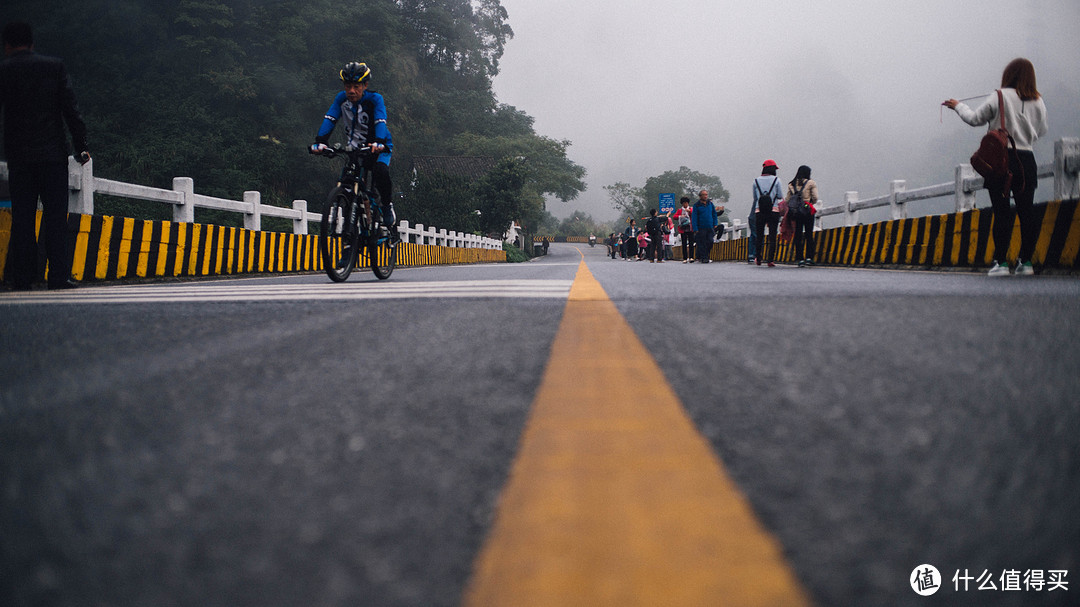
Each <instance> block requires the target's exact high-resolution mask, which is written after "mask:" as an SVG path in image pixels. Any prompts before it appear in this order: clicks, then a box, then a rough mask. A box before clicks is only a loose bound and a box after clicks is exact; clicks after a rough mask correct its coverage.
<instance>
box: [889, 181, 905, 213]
mask: <svg viewBox="0 0 1080 607" xmlns="http://www.w3.org/2000/svg"><path fill="white" fill-rule="evenodd" d="M906 189H907V182H906V181H904V180H903V179H896V180H894V181H892V182H891V183H889V211H890V213H891V215H892V218H893V219H906V218H907V205H906V204H904V203H903V202H901V201H900V200H899V196H898V195H899V194H900V193H902V192H903V191H904V190H906Z"/></svg>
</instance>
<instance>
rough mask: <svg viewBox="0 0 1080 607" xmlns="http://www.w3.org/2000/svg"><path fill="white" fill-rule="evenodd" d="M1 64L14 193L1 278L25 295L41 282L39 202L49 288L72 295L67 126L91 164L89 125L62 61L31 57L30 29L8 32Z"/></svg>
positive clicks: (0, 98)
mask: <svg viewBox="0 0 1080 607" xmlns="http://www.w3.org/2000/svg"><path fill="white" fill-rule="evenodd" d="M3 42H4V54H5V55H6V56H7V58H6V59H5V60H4V61H3V62H0V110H2V111H3V115H4V152H5V155H6V156H7V163H8V181H9V183H10V188H11V243H10V248H11V257H10V261H11V265H10V267H8V268H7V270H6V271H5V272H4V273H5V275H6V276H8V277H10V282H11V286H12V288H14V289H18V290H26V289H29V288H30V284H31V283H32V282H33V281H34V279H35V278H36V277H37V239H36V237H35V234H34V223H35V219H36V213H37V201H38V197H39V196H40V198H41V205H42V208H43V211H42V217H41V224H42V225H41V232H42V239H43V240H44V243H45V254H46V258H47V259H48V262H49V266H48V268H49V271H48V278H49V288H50V289H64V288H71V287H73V286H75V285H74V283H73V282H72V281H71V256H72V252H71V246H70V240H69V238H68V235H67V206H68V200H67V199H68V187H67V180H68V177H67V156H68V142H67V137H66V136H65V134H64V125H65V124H66V125H67V130H68V131H69V132H70V133H71V140H72V143H73V145H74V147H75V152H76V158H77V159H78V160H79V162H82V163H86V162H87V161H89V160H90V154H89V153H87V151H86V125H85V124H83V120H82V117H81V116H80V115H79V109H78V106H77V105H76V103H75V92H74V91H73V90H72V88H71V81H70V80H69V79H68V75H67V70H66V69H65V68H64V63H63V62H62V61H61V60H60V59H56V58H54V57H46V56H43V55H39V54H37V53H35V52H34V39H33V35H32V32H31V29H30V25H29V24H27V23H19V22H13V23H9V24H7V25H6V26H5V27H4V33H3Z"/></svg>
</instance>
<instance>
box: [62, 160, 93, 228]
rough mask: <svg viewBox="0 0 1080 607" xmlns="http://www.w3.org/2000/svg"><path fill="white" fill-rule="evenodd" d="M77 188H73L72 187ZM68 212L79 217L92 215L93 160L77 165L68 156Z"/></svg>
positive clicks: (77, 162)
mask: <svg viewBox="0 0 1080 607" xmlns="http://www.w3.org/2000/svg"><path fill="white" fill-rule="evenodd" d="M75 185H77V186H78V187H76V188H73V187H72V186H75ZM68 212H70V213H78V214H80V215H93V214H94V159H93V158H91V159H90V160H89V161H87V163H86V164H79V161H78V160H75V158H74V157H73V156H68Z"/></svg>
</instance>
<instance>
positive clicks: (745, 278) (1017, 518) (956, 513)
mask: <svg viewBox="0 0 1080 607" xmlns="http://www.w3.org/2000/svg"><path fill="white" fill-rule="evenodd" d="M579 251H581V253H579ZM581 255H584V257H585V259H586V261H587V263H588V265H589V268H590V270H591V271H592V273H593V274H594V276H595V277H596V278H597V279H598V280H599V281H600V283H601V284H602V285H603V287H604V289H605V290H606V291H607V293H608V295H609V296H610V297H611V298H612V300H613V301H614V302H615V304H616V305H617V307H618V309H619V310H620V312H621V313H622V314H623V315H624V316H625V317H626V319H627V320H628V321H629V323H630V325H631V326H632V327H633V328H634V330H635V331H636V332H637V333H638V335H639V337H640V338H641V340H642V341H643V342H644V343H645V344H646V345H647V346H648V347H649V348H650V349H651V351H652V352H653V353H654V356H655V357H656V359H657V361H658V362H659V364H660V367H661V368H662V370H663V371H664V373H665V375H666V377H667V378H668V381H669V382H670V383H671V384H672V386H673V387H674V388H675V391H676V393H677V394H678V396H679V397H680V398H681V400H682V402H683V406H684V407H685V409H686V410H687V411H688V412H689V414H690V415H691V417H692V419H693V420H694V422H695V423H696V424H697V427H698V429H699V430H700V431H701V432H702V434H703V435H704V436H705V437H706V438H707V439H708V440H709V441H710V443H711V444H712V445H713V447H714V449H715V450H716V452H717V454H718V455H719V456H720V458H721V460H722V462H723V464H724V466H725V467H726V468H727V470H728V471H729V472H730V473H731V475H732V476H733V477H734V478H735V480H736V481H737V483H738V485H739V486H740V487H741V489H742V490H743V491H744V492H745V493H746V495H747V496H748V498H749V499H750V501H751V503H752V504H753V506H754V509H755V511H756V512H757V514H758V516H759V517H760V519H761V520H762V521H763V522H764V524H765V526H766V527H767V528H768V529H769V530H771V531H772V532H773V533H774V534H775V535H776V537H778V538H779V540H780V541H781V543H782V544H783V546H784V549H785V553H786V555H787V557H788V559H789V560H790V562H791V565H792V567H793V569H794V570H795V572H796V574H797V575H798V577H799V578H800V580H801V581H802V582H803V584H804V585H805V586H806V588H807V589H808V590H809V592H810V594H811V595H812V596H813V597H814V598H815V600H816V601H817V602H818V603H819V604H820V605H883V606H884V605H969V604H970V605H1075V604H1080V599H1077V598H1076V597H1077V596H1080V594H1078V593H1080V587H1074V586H1073V585H1072V584H1070V586H1069V590H1067V591H1061V590H1058V591H1056V592H1047V591H1045V590H1044V591H1042V592H1036V591H1000V590H999V591H996V592H994V591H977V590H975V586H976V584H974V582H972V584H971V590H970V591H967V592H964V591H961V592H956V591H954V590H953V589H952V581H951V578H952V576H953V573H954V572H955V571H957V570H960V571H961V573H962V572H963V571H964V570H965V569H966V570H968V571H969V572H970V574H971V575H972V576H973V577H977V576H979V575H980V574H981V573H982V572H983V571H984V570H986V571H988V572H989V573H991V574H992V575H993V576H994V578H995V582H996V583H997V585H998V587H999V588H1000V586H1001V582H1000V581H999V580H997V576H1000V575H1001V574H1002V573H1004V572H1005V571H1007V570H1018V571H1020V572H1024V571H1025V570H1030V569H1035V570H1044V571H1047V572H1049V571H1050V570H1067V571H1068V572H1069V576H1068V577H1067V578H1066V580H1067V581H1069V582H1072V581H1073V580H1072V579H1070V578H1073V576H1078V577H1080V574H1078V573H1077V569H1078V566H1080V564H1078V561H1080V518H1078V517H1077V516H1076V513H1077V512H1080V446H1078V445H1080V442H1078V438H1077V437H1078V436H1080V407H1078V403H1080V396H1078V395H1080V389H1078V388H1080V374H1078V373H1077V363H1078V362H1080V345H1078V344H1080V327H1078V324H1077V322H1076V321H1077V317H1078V312H1080V281H1078V280H1076V279H1072V278H1060V277H1054V278H1051V277H1037V278H1035V279H1023V278H1010V279H1006V280H997V281H995V280H990V279H987V278H985V277H983V276H977V275H969V274H957V273H917V272H888V271H865V270H847V269H831V268H808V269H798V268H794V267H778V268H773V269H769V268H759V267H755V266H747V265H745V264H735V263H724V264H717V263H714V264H708V265H697V264H681V263H667V264H647V263H630V262H622V261H612V260H610V259H608V258H606V257H605V256H604V255H603V252H602V249H601V248H600V247H596V248H589V247H587V246H584V245H577V246H574V245H555V246H553V247H552V248H551V254H550V255H549V256H547V257H546V258H542V259H539V260H536V261H533V262H530V263H528V264H514V265H499V266H480V267H454V268H422V269H399V270H398V271H397V272H395V274H394V276H393V277H392V279H391V280H390V281H389V283H383V284H381V285H376V284H374V279H373V278H372V277H371V275H370V274H368V273H363V274H359V275H355V276H354V278H352V279H351V280H350V281H349V282H348V283H345V285H337V286H340V287H343V288H364V287H381V286H387V287H388V288H392V289H406V288H409V287H413V288H415V289H416V290H415V291H413V292H412V293H411V294H406V293H405V292H404V291H395V293H397V294H396V295H394V298H391V299H386V298H378V297H377V298H370V299H368V298H364V299H355V300H332V299H331V300H325V299H310V298H305V297H304V296H293V295H290V296H280V297H277V298H268V299H266V300H261V301H252V297H251V296H250V293H251V292H253V291H254V290H256V289H261V288H263V287H264V286H265V287H266V288H268V289H270V288H284V287H289V285H292V287H295V286H296V285H300V286H305V285H309V286H310V287H311V289H312V290H316V289H324V288H325V287H326V284H327V282H328V281H327V280H326V279H325V277H322V276H319V275H309V276H296V277H282V278H270V279H246V280H241V281H212V282H210V283H197V284H195V285H192V286H194V287H216V288H221V287H222V286H223V285H233V284H236V285H239V287H240V288H242V289H247V291H245V293H247V294H248V295H246V296H240V297H238V298H236V299H233V300H230V301H182V300H175V301H174V300H169V301H157V302H151V303H101V304H92V303H81V304H80V303H48V304H44V303H39V304H33V305H31V304H14V303H11V302H12V298H13V297H15V296H14V295H13V294H6V293H5V294H0V344H2V347H0V605H20V606H21V605H155V606H159V605H165V606H167V605H223V606H224V605H230V606H235V605H244V606H247V605H251V606H255V605H259V606H269V605H454V604H457V603H458V601H459V600H460V596H461V592H462V589H463V587H464V585H465V583H466V581H467V579H468V575H469V571H470V568H471V566H472V561H473V559H474V557H475V555H476V553H477V551H478V550H479V547H480V545H481V543H482V542H483V539H484V534H485V532H486V530H487V529H488V528H489V525H490V523H491V520H492V517H493V511H494V507H495V500H496V498H497V496H498V492H499V490H500V489H501V487H502V486H503V484H504V482H505V480H506V474H507V470H508V469H509V466H510V464H511V461H512V459H513V457H514V454H515V452H516V448H517V442H518V439H519V437H520V434H521V431H522V428H523V426H524V424H525V422H526V419H527V414H528V411H529V407H530V404H531V402H532V399H533V395H534V393H535V390H536V387H537V385H538V384H539V381H540V378H541V376H542V373H543V370H544V365H545V363H546V360H547V356H548V354H549V351H550V343H551V340H552V338H553V336H554V334H555V332H556V330H557V328H558V323H559V320H560V318H561V315H562V311H563V307H564V305H565V294H564V295H563V296H562V297H558V296H551V295H543V296H524V297H509V296H503V295H506V294H507V293H502V294H500V296H484V297H456V296H454V297H451V296H446V295H445V294H444V295H443V296H434V295H423V293H424V292H425V291H424V289H426V288H428V287H430V285H431V283H438V282H445V281H454V282H455V283H461V284H473V285H475V284H481V285H482V284H488V283H490V282H491V281H495V280H507V281H509V280H512V281H520V284H521V285H530V284H541V283H540V282H539V281H555V282H553V283H550V284H555V285H556V286H557V285H559V284H566V285H568V284H569V281H570V280H572V279H573V277H574V274H575V271H576V269H577V265H578V262H579V261H580V260H581V258H582V257H581ZM464 281H470V282H468V283H464ZM545 284H548V283H545ZM176 286H177V285H175V284H171V285H145V286H142V287H140V289H147V290H152V289H165V288H172V287H176ZM289 288H291V287H289ZM505 290H506V289H504V291H505ZM556 290H557V289H556ZM90 292H104V290H101V289H99V288H96V287H86V288H83V289H80V290H77V291H76V292H75V293H77V294H78V295H83V296H85V294H86V293H90ZM65 295H66V294H65ZM526 295H527V294H526ZM586 405H587V403H583V406H586ZM922 563H931V564H934V565H935V566H936V567H937V568H938V569H939V570H941V572H942V575H943V577H944V578H945V586H946V587H945V588H942V590H941V591H940V592H939V593H938V594H936V595H934V596H931V597H925V598H924V597H920V596H918V595H916V594H915V593H914V592H913V591H912V590H911V588H910V586H909V580H908V577H909V576H910V574H911V572H912V570H913V569H914V568H915V567H916V566H917V565H920V564H922Z"/></svg>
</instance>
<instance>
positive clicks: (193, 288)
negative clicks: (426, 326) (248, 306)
mask: <svg viewBox="0 0 1080 607" xmlns="http://www.w3.org/2000/svg"><path fill="white" fill-rule="evenodd" d="M572 282H573V281H571V280H457V281H433V282H380V283H371V282H364V283H361V282H354V283H349V282H345V283H342V284H332V283H327V284H305V285H296V284H293V285H252V284H220V283H214V284H208V283H190V284H185V285H120V286H108V287H86V288H83V289H77V290H71V291H58V292H48V291H41V292H21V293H10V294H6V295H3V296H0V305H4V304H7V305H15V304H59V303H65V304H109V303H172V302H213V301H221V302H225V301H301V300H362V299H422V298H438V297H456V298H467V297H473V298H488V297H495V298H507V297H509V298H556V299H565V298H566V297H568V296H569V294H570V284H571V283H572Z"/></svg>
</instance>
